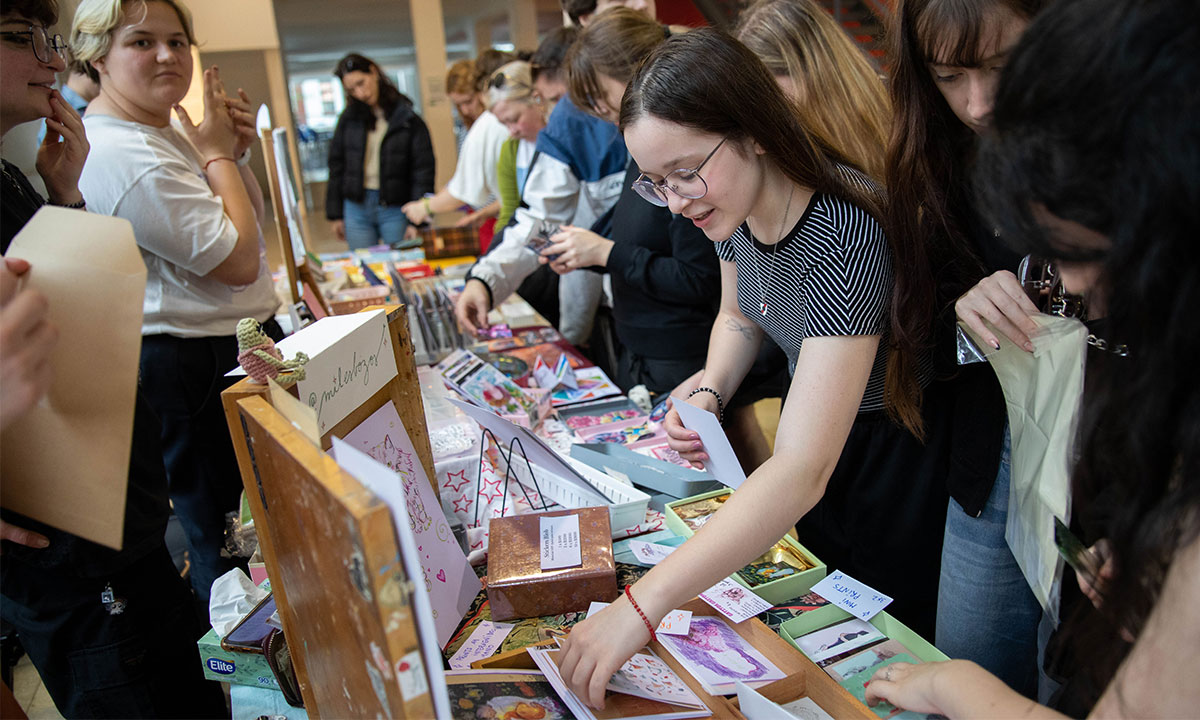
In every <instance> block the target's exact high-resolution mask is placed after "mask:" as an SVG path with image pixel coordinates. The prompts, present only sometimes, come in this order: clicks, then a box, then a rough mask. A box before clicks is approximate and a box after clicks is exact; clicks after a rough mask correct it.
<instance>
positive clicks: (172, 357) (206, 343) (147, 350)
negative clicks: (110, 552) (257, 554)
mask: <svg viewBox="0 0 1200 720" xmlns="http://www.w3.org/2000/svg"><path fill="white" fill-rule="evenodd" d="M263 330H264V331H266V333H267V334H268V335H270V336H271V337H272V338H273V339H275V340H281V339H282V338H283V331H282V330H281V329H280V327H279V325H278V324H277V323H276V322H275V321H274V320H273V319H272V320H268V321H267V322H266V323H264V324H263ZM237 354H238V350H237V338H236V337H235V336H233V335H226V336H221V337H203V338H178V337H174V336H172V335H147V336H145V337H143V338H142V362H141V383H142V391H143V393H144V394H145V396H146V399H147V401H148V402H149V404H150V406H151V408H153V410H154V413H155V414H156V415H157V416H158V421H159V423H160V424H161V425H162V443H161V444H162V457H163V464H164V465H165V466H166V469H167V486H168V488H169V490H170V494H171V503H172V504H173V505H174V507H175V514H176V515H177V516H178V517H179V522H180V524H181V525H182V526H183V530H184V533H185V534H186V535H187V541H188V557H189V559H190V561H191V580H192V588H193V589H194V590H195V591H196V598H197V600H198V601H199V602H201V603H203V604H204V606H205V607H207V606H208V596H209V591H210V590H211V588H212V583H213V581H214V580H216V579H217V578H218V577H220V576H221V575H224V574H225V573H226V572H228V571H230V570H232V569H233V568H234V567H238V566H242V567H243V568H244V564H243V563H239V562H238V561H236V560H234V559H233V558H230V557H222V553H221V551H222V550H223V549H224V547H225V515H226V513H229V512H234V511H236V510H238V508H239V501H240V498H241V492H242V479H241V473H240V472H239V470H238V464H237V457H236V456H235V455H234V452H233V442H232V440H231V439H230V435H229V424H228V423H227V422H226V420H225V411H224V409H223V407H222V406H221V392H222V391H223V390H225V389H226V388H227V387H229V386H230V385H232V384H233V383H234V381H236V380H237V378H227V377H225V373H227V372H229V371H230V370H232V369H233V368H234V367H236V366H237V364H238V362H237Z"/></svg>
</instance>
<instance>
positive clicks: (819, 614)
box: [779, 605, 950, 662]
mask: <svg viewBox="0 0 1200 720" xmlns="http://www.w3.org/2000/svg"><path fill="white" fill-rule="evenodd" d="M850 618H851V615H850V613H848V612H846V611H845V610H843V609H841V608H840V607H838V606H837V605H826V606H824V607H820V608H817V609H816V610H810V611H809V612H806V613H804V614H803V615H801V616H799V617H794V618H792V619H791V620H788V621H787V622H785V623H783V625H781V626H780V627H779V635H780V637H782V638H783V639H784V640H786V641H787V642H789V643H791V644H792V646H793V647H796V638H799V637H802V636H804V635H807V634H809V633H810V632H812V631H814V630H819V629H821V628H823V627H826V626H827V625H832V624H833V623H836V622H841V621H842V620H849V619H850ZM869 622H870V623H871V624H872V625H874V626H875V627H877V628H879V631H880V632H882V633H883V634H884V635H886V636H887V637H888V638H890V639H892V640H897V641H899V642H900V643H901V644H903V645H904V646H905V647H906V648H908V649H909V650H911V651H912V652H913V654H914V655H916V656H917V657H918V658H920V659H921V660H922V661H923V662H945V661H946V660H949V659H950V658H948V657H946V654H945V653H943V652H942V651H941V650H938V649H937V648H936V647H934V646H933V644H932V643H930V642H929V641H928V640H926V639H925V638H923V637H921V636H920V635H918V634H916V633H915V632H913V631H912V629H910V628H909V627H908V626H907V625H905V624H904V623H902V622H900V621H899V620H897V619H896V618H894V617H892V616H891V615H888V614H887V613H886V612H881V613H879V614H878V615H876V616H875V617H873V618H871V620H870V621H869ZM806 659H807V658H806Z"/></svg>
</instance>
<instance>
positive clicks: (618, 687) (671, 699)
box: [608, 653, 706, 708]
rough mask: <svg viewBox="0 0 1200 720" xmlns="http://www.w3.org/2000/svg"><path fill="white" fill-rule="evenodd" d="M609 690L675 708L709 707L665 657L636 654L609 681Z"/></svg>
mask: <svg viewBox="0 0 1200 720" xmlns="http://www.w3.org/2000/svg"><path fill="white" fill-rule="evenodd" d="M608 689H609V690H612V691H613V692H619V693H625V694H626V695H633V696H635V697H642V698H647V699H649V700H658V701H660V702H665V703H672V704H674V705H684V706H687V707H693V708H705V707H706V706H705V704H704V701H703V700H701V699H700V698H699V696H697V695H696V693H694V692H692V689H691V688H690V687H688V686H687V683H685V682H684V681H683V679H682V678H680V677H679V675H677V674H676V673H675V671H674V670H672V669H671V667H670V666H669V665H667V664H666V663H665V662H663V661H662V658H659V657H657V656H655V655H652V654H650V653H635V654H634V656H633V657H631V658H629V659H628V660H626V661H625V664H624V665H622V666H621V669H620V670H618V671H617V672H616V673H615V674H614V675H613V676H612V679H611V680H609V681H608Z"/></svg>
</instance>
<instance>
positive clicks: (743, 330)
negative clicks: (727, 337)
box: [725, 318, 754, 340]
mask: <svg viewBox="0 0 1200 720" xmlns="http://www.w3.org/2000/svg"><path fill="white" fill-rule="evenodd" d="M725 328H726V329H728V330H732V331H733V332H735V333H738V334H740V335H741V336H742V337H744V338H746V339H747V340H753V339H754V329H753V328H751V327H749V326H746V325H743V324H741V323H740V322H738V321H737V320H734V319H733V318H725Z"/></svg>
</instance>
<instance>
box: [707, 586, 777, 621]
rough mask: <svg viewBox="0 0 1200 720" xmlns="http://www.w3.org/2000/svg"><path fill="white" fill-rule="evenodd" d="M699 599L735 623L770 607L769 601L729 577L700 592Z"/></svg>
mask: <svg viewBox="0 0 1200 720" xmlns="http://www.w3.org/2000/svg"><path fill="white" fill-rule="evenodd" d="M700 599H701V600H703V601H704V602H706V603H708V604H709V605H711V606H712V607H713V609H714V610H716V611H717V612H719V613H721V614H722V615H724V616H725V617H727V618H729V619H730V620H732V621H733V622H735V623H740V622H742V621H743V620H749V619H750V618H752V617H754V616H755V615H758V614H759V613H763V612H766V611H767V610H770V609H771V603H769V602H767V601H766V600H763V599H762V598H760V597H759V596H757V595H755V594H754V593H753V592H751V591H750V590H747V589H746V588H744V587H742V586H741V585H738V584H737V583H736V582H734V581H733V580H731V579H729V578H725V579H724V580H722V581H721V582H719V583H717V584H716V585H713V586H712V587H710V588H709V589H707V590H705V591H704V592H702V593H700Z"/></svg>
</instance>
